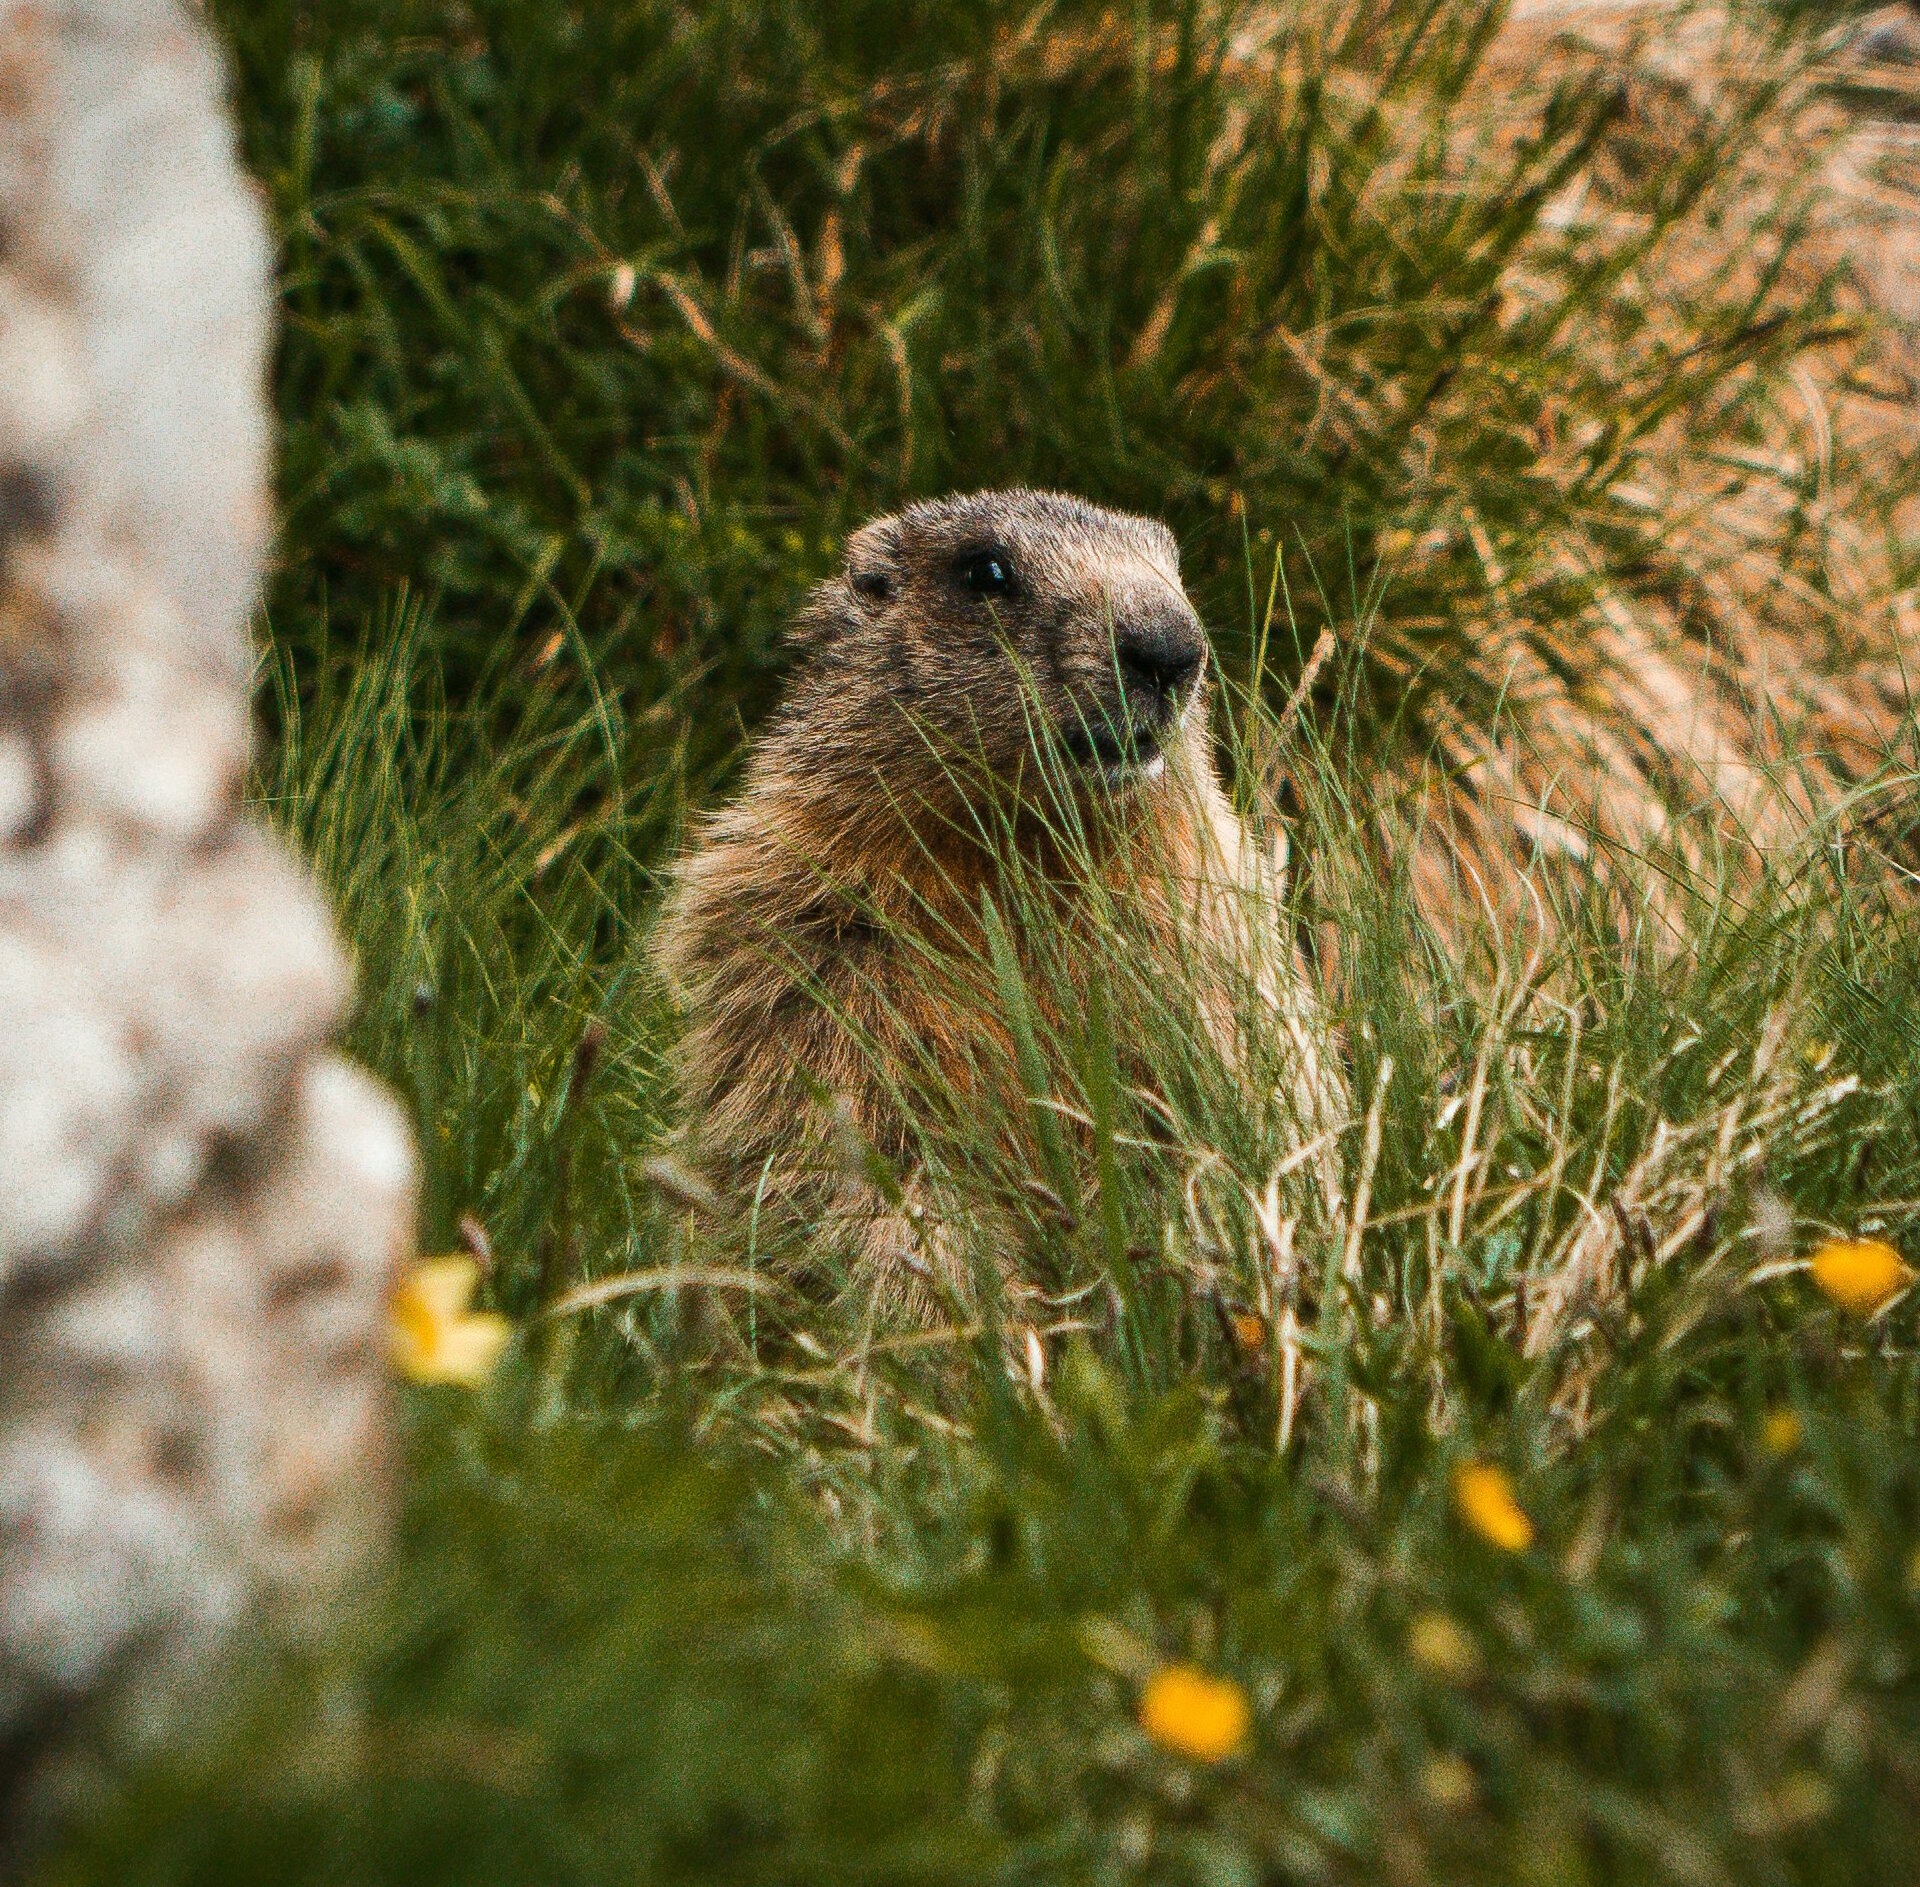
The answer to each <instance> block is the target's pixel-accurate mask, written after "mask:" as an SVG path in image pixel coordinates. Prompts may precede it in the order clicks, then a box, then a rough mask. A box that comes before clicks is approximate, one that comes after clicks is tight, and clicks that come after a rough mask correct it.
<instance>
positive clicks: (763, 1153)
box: [655, 490, 1337, 1314]
mask: <svg viewBox="0 0 1920 1887" xmlns="http://www.w3.org/2000/svg"><path fill="white" fill-rule="evenodd" d="M797 633H798V638H799V641H800V644H801V647H802V649H803V651H804V658H803V661H802V665H801V668H800V671H799V673H798V674H797V676H796V677H795V679H794V681H793V683H792V685H791V687H790V689H789V691H788V693H787V695H786V697H785V700H784V702H783V703H782V704H781V706H780V707H779V708H778V710H777V711H776V713H775V715H774V717H773V719H772V722H771V724H770V725H769V726H768V728H767V730H766V731H765V733H764V734H763V735H762V736H761V738H760V740H759V742H758V744H757V745H756V747H755V748H754V750H753V751H752V753H751V755H750V757H749V760H748V764H747V769H746V778H745V784H744V787H743V789H742V791H741V792H740V794H739V796H738V797H737V798H736V799H735V800H734V801H733V803H732V804H731V805H729V806H727V807H725V808H724V809H723V810H722V811H720V812H719V813H718V814H716V815H714V816H713V817H712V818H711V819H710V820H708V821H707V822H706V823H705V825H704V827H703V828H702V829H701V831H700V832H699V834H698V836H697V839H696V842H695V843H694V845H693V846H692V848H691V850H690V851H689V852H688V853H687V855H686V856H685V857H684V859H683V860H682V862H681V864H680V866H679V870H678V875H677V882H676V884H675V887H674V890H673V894H672V896H671V899H670V901H669V904H668V906H667V909H666V913H665V917H664V921H663V923H662V926H661V929H660V931H659V934H658V937H657V940H656V945H655V948H656V953H657V958H658V962H659V965H660V967H661V969H662V971H663V972H664V975H665V978H666V980H667V983H668V985H669V987H670V989H671V990H672V991H673V992H674V993H675V995H676V996H677V998H678V1000H679V1002H680V1004H681V1005H682V1007H683V1009H684V1012H685V1016H686V1021H687V1027H686V1031H685V1034H684V1037H683V1041H682V1047H681V1052H680V1062H679V1068H680V1074H681V1078H682V1082H683V1092H684V1095H685V1098H686V1100H687V1101H688V1102H689V1103H690V1105H691V1109H692V1113H693V1120H692V1123H691V1127H692V1133H693V1136H694V1138H693V1140H692V1146H693V1149H694V1153H695V1157H696V1158H697V1160H698V1161H699V1162H700V1164H701V1165H702V1167H703V1168H704V1170H705V1172H706V1174H707V1176H708V1177H709V1178H711V1179H712V1181H713V1182H714V1183H715V1184H716V1185H717V1186H718V1187H719V1188H720V1189H722V1190H723V1192H725V1193H727V1194H729V1195H731V1196H732V1197H733V1198H734V1199H736V1200H739V1201H741V1202H743V1203H744V1202H746V1201H753V1200H757V1201H759V1202H760V1204H761V1205H762V1206H763V1207H764V1206H766V1205H768V1204H770V1203H776V1202H777V1203H778V1204H779V1205H780V1206H782V1207H783V1208H784V1209H785V1210H787V1211H788V1212H789V1213H790V1214H791V1215H793V1217H794V1218H795V1219H796V1220H798V1221H799V1222H801V1223H803V1224H809V1225H812V1224H819V1223H823V1222H825V1223H828V1224H837V1225H838V1226H839V1227H840V1228H841V1229H842V1230H843V1231H850V1232H851V1234H852V1237H851V1241H850V1242H851V1243H852V1244H853V1246H854V1254H855V1268H854V1273H853V1283H854V1284H855V1286H856V1287H861V1286H864V1287H866V1288H869V1289H871V1290H873V1291H874V1292H876V1293H877V1294H879V1295H880V1296H881V1297H882V1298H884V1299H889V1300H891V1301H892V1302H893V1304H894V1305H895V1306H896V1307H898V1306H899V1305H901V1304H902V1303H908V1302H911V1303H916V1304H917V1305H918V1308H919V1310H920V1312H921V1313H922V1314H924V1313H926V1312H927V1311H929V1310H930V1309H931V1308H932V1306H931V1303H930V1301H929V1299H928V1297H927V1294H926V1292H925V1291H924V1290H923V1289H921V1288H919V1287H917V1286H916V1285H915V1284H914V1283H913V1282H912V1273H913V1272H914V1271H920V1272H921V1273H922V1275H923V1276H924V1268H923V1266H922V1265H920V1264H917V1263H916V1261H915V1259H914V1256H913V1253H912V1251H911V1250H909V1249H907V1248H908V1247H910V1246H913V1245H919V1246H920V1247H921V1248H922V1250H923V1251H924V1244H925V1241H924V1238H922V1237H920V1236H919V1235H918V1233H917V1232H916V1231H915V1229H914V1228H913V1227H912V1226H910V1225H908V1224H906V1223H904V1222H903V1219H902V1216H901V1214H900V1213H899V1211H898V1201H897V1199H896V1200H895V1202H894V1206H893V1207H892V1208H889V1207H888V1205H887V1204H886V1202H885V1200H884V1199H883V1198H882V1197H881V1194H880V1191H879V1190H878V1189H876V1188H874V1187H872V1186H870V1185H866V1184H863V1183H862V1182H861V1181H860V1180H859V1179H858V1178H856V1177H850V1174H852V1173H853V1172H854V1171H855V1167H854V1166H853V1165H852V1164H850V1163H849V1161H848V1160H847V1159H846V1157H845V1153H844V1140H845V1133H844V1126H842V1127H841V1129H840V1130H839V1131H840V1138H841V1140H842V1143H843V1144H842V1150H841V1153H840V1157H838V1158H837V1159H836V1158H835V1157H834V1153H833V1150H832V1149H831V1148H829V1146H828V1145H827V1141H828V1139H829V1138H830V1135H829V1133H828V1132H827V1131H826V1129H827V1125H828V1124H827V1123H826V1122H824V1121H823V1120H822V1117H821V1110H820V1108H819V1107H818V1106H817V1102H818V1099H819V1097H820V1096H822V1095H823V1094H825V1095H832V1096H834V1097H836V1099H837V1102H838V1105H839V1106H840V1107H841V1108H842V1109H844V1110H845V1111H846V1113H847V1114H848V1115H849V1116H850V1118H851V1121H852V1123H853V1125H854V1126H856V1127H857V1128H858V1130H859V1133H860V1135H861V1136H863V1137H864V1139H865V1140H866V1142H867V1144H868V1145H869V1146H870V1147H871V1148H872V1149H874V1150H877V1151H878V1153H879V1154H880V1155H882V1156H883V1157H884V1158H885V1159H886V1160H887V1161H888V1162H890V1163H892V1165H893V1166H894V1168H895V1170H896V1171H898V1172H900V1173H902V1174H903V1175H907V1174H910V1170H911V1165H912V1144H911V1138H912V1137H911V1135H910V1133H909V1131H908V1128H907V1123H906V1122H905V1121H903V1120H902V1119H901V1118H900V1117H899V1113H898V1104H897V1102H896V1101H895V1100H894V1099H893V1093H894V1092H897V1089H893V1087H892V1084H891V1083H890V1082H889V1080H888V1068H889V1064H895V1065H897V1064H898V1063H899V1062H900V1061H901V1060H902V1058H903V1057H908V1056H910V1057H912V1058H913V1059H914V1060H915V1061H916V1063H917V1065H919V1066H921V1067H925V1066H926V1065H928V1063H929V1061H930V1062H931V1063H932V1065H933V1066H935V1067H936V1068H938V1069H939V1070H941V1071H942V1072H943V1073H946V1072H951V1074H952V1075H953V1077H954V1078H955V1079H956V1080H959V1081H964V1080H965V1079H966V1078H967V1077H966V1072H965V1071H966V1070H968V1069H969V1068H970V1067H974V1066H977V1062H978V1051H979V1049H980V1046H981V1044H982V1041H983V1039H987V1038H992V1037H995V1036H999V1037H1001V1039H1003V1040H1004V1031H1003V1028H1002V1025H1001V1024H1000V1023H999V1022H998V1021H997V1019H996V1018H995V1017H994V1015H993V1013H992V1011H993V1000H992V994H991V984H990V982H989V983H988V984H986V985H985V987H984V988H983V989H982V996H983V1000H982V1001H981V1002H980V1003H979V1004H977V1005H974V1004H970V1003H968V1002H965V1001H960V1002H956V1001H955V1000H954V998H953V994H952V991H951V990H950V989H937V988H936V987H935V986H933V985H931V984H930V983H929V981H928V979H927V977H926V976H925V974H924V963H925V959H926V956H927V953H928V951H929V950H930V949H931V950H934V951H937V952H938V953H941V954H943V955H947V956H951V955H952V954H954V952H955V951H956V950H957V951H959V952H960V953H962V954H966V953H969V952H970V953H971V954H972V955H973V957H974V958H975V960H976V962H980V961H984V960H986V959H987V958H988V956H989V950H988V945H987V937H986V923H985V920H984V917H983V912H984V909H985V903H986V899H987V898H988V897H990V896H991V895H992V893H993V890H994V877H995V873H996V870H997V869H998V868H999V867H998V865H997V862H996V856H995V845H994V843H992V842H991V838H990V835H991V834H992V833H994V832H995V831H998V832H999V833H1000V834H1001V835H1002V836H1003V837H1007V836H1010V837H1011V839H1012V842H1013V843H1014V844H1015V845H1017V846H1019V847H1021V848H1022V851H1023V856H1024V857H1025V858H1026V859H1027V861H1028V862H1029V863H1031V864H1037V866H1038V868H1039V870H1040V872H1041V873H1042V874H1049V873H1051V874H1055V875H1060V874H1062V873H1064V874H1065V875H1064V877H1063V879H1062V882H1063V896H1062V898H1061V899H1060V900H1059V909H1060V914H1061V918H1062V921H1063V922H1065V923H1066V924H1068V925H1071V923H1072V921H1073V913H1074V892H1073V886H1072V884H1071V882H1070V878H1071V872H1070V871H1067V869H1066V867H1065V865H1064V862H1063V861H1061V860H1059V859H1049V858H1047V857H1044V856H1042V854H1043V853H1044V852H1045V851H1046V850H1047V849H1048V848H1049V846H1050V845H1051V844H1052V841H1051V839H1050V838H1049V836H1048V833H1049V825H1048V822H1047V821H1046V820H1045V819H1044V818H1031V819H1029V818H1026V817H1024V816H1023V815H1022V814H1021V813H1020V812H1019V811H1018V810H1017V808H1018V805H1019V804H1020V803H1021V802H1022V801H1023V800H1027V801H1029V802H1030V801H1031V800H1032V798H1034V797H1035V796H1037V795H1039V794H1040V790H1041V787H1042V783H1043V782H1044V781H1045V780H1047V779H1049V778H1051V779H1053V780H1055V781H1056V782H1057V781H1058V779H1059V776H1060V775H1061V773H1062V772H1063V771H1064V772H1065V773H1066V774H1067V775H1068V777H1069V780H1070V785H1069V789H1068V790H1069V791H1071V792H1076V793H1079V794H1083V795H1084V796H1085V797H1086V798H1087V799H1088V800H1089V801H1096V800H1097V801H1098V802H1099V804H1100V808H1101V817H1100V819H1099V821H1098V823H1097V828H1094V827H1090V828H1089V830H1097V833H1098V836H1097V838H1095V839H1094V840H1093V841H1092V843H1093V844H1094V846H1095V847H1096V854H1097V855H1096V859H1095V869H1097V870H1100V871H1101V872H1102V874H1103V876H1104V875H1109V874H1110V875H1111V877H1112V880H1113V881H1114V882H1116V883H1117V882H1119V881H1120V880H1121V879H1123V878H1124V879H1126V880H1127V881H1128V883H1129V885H1130V888H1131V889H1132V890H1133V891H1134V892H1135V893H1138V892H1139V891H1140V889H1141V887H1142V886H1143V885H1147V886H1156V887H1161V888H1162V889H1161V891H1160V892H1159V894H1158V895H1157V896H1156V894H1154V893H1153V892H1151V891H1150V892H1149V893H1148V897H1149V900H1150V901H1152V902H1157V904H1158V905H1159V906H1160V908H1159V910H1158V911H1157V913H1153V914H1150V922H1153V921H1156V920H1157V922H1158V923H1159V924H1160V925H1162V926H1165V927H1168V930H1169V934H1170V933H1171V930H1173V929H1183V930H1184V932H1185V941H1186V942H1188V943H1191V942H1192V941H1193V940H1194V938H1195V937H1196V936H1197V937H1199V938H1200V939H1201V940H1202V941H1204V942H1207V943H1209V944H1215V945H1219V946H1221V947H1222V949H1221V952H1220V954H1221V955H1223V956H1224V957H1227V958H1230V959H1232V960H1234V961H1236V962H1238V963H1239V964H1241V965H1242V966H1243V967H1244V966H1247V965H1249V964H1254V963H1257V968H1256V971H1255V973H1256V974H1257V975H1258V977H1259V979H1260V986H1261V988H1262V990H1263V993H1265V994H1266V995H1268V996H1269V998H1270V999H1271V1001H1272V1004H1273V1008H1272V1011H1271V1013H1273V1014H1274V1016H1275V1019H1276V1024H1277V1026H1279V1027H1282V1028H1284V1029H1286V1030H1287V1031H1288V1032H1289V1034H1290V1035H1291V1036H1292V1037H1293V1038H1294V1041H1295V1044H1296V1046H1297V1056H1296V1060H1295V1065H1296V1066H1297V1068H1298V1071H1299V1093H1300V1096H1301V1112H1302V1114H1303V1116H1305V1117H1308V1118H1316V1119H1323V1118H1324V1117H1325V1115H1326V1113H1327V1111H1328V1109H1329V1108H1330V1107H1331V1106H1333V1105H1334V1104H1335V1102H1334V1096H1335V1094H1336V1093H1337V1082H1335V1081H1334V1078H1333V1077H1332V1076H1331V1075H1330V1071H1329V1069H1330V1064H1329V1062H1328V1060H1327V1058H1326V1056H1325V1054H1324V1051H1323V1046H1322V1043H1321V1039H1320V1029H1319V1024H1318V1020H1317V1012H1316V1010H1315V1008H1314V1005H1313V1003H1312V1001H1311V999H1310V998H1309V996H1308V994H1307V990H1306V986H1305V983H1304V979H1303V977H1302V974H1301V972H1300V968H1299V965H1298V963H1297V960H1296V958H1295V955H1294V953H1293V950H1292V947H1291V945H1285V944H1282V945H1279V946H1278V947H1277V949H1276V948H1275V947H1274V945H1273V944H1272V943H1269V944H1268V945H1267V946H1266V947H1265V948H1261V947H1259V940H1255V939H1250V938H1248V937H1247V936H1246V935H1245V934H1244V932H1245V929H1246V925H1247V916H1246V913H1247V912H1248V911H1249V910H1250V909H1255V908H1258V907H1257V906H1254V905H1251V904H1250V903H1249V900H1248V899H1246V898H1245V897H1244V896H1241V895H1239V893H1240V891H1241V890H1242V888H1244V886H1245V885H1246V883H1247V881H1248V877H1249V874H1250V873H1251V872H1252V871H1253V870H1254V869H1255V867H1254V862H1253V859H1252V848H1251V847H1250V845H1249V844H1248V842H1247V840H1246V836H1245V834H1244V833H1243V831H1242V829H1241V825H1240V821H1239V819H1238V818H1237V817H1236V815H1235V814H1234V811H1233V809H1232V807H1231V805H1230V804H1229V802H1228V800H1227V798H1226V796H1225V794H1224V793H1223V792H1222V790H1221V787H1220V784H1219V781H1218V779H1217V777H1216V775H1215V771H1214V766H1213V759H1212V753H1211V745H1210V739H1209V733H1208V727H1207V714H1206V697H1207V684H1208V673H1207V666H1208V647H1207V640H1206V636H1205V633H1204V631H1203V630H1202V628H1201V624H1200V619H1199V617H1198V616H1197V615H1196V613H1195V611H1194V609H1193V606H1192V604H1191V603H1190V602H1189V601H1188V600H1187V596H1186V592H1185V590H1184V589H1183V588H1182V585H1181V581H1180V561H1179V552H1178V549H1177V547H1176V545H1175V543H1174V539H1173V535H1172V533H1171V532H1170V531H1169V530H1168V529H1167V528H1166V526H1165V525H1163V524H1160V523H1157V522H1154V521H1152V520H1149V519H1145V518H1138V517H1130V516H1126V515H1124V514H1121V513H1118V512H1113V511H1108V510H1103V509H1101V508H1099V507H1097V506H1095V505H1092V504H1089V503H1086V502H1085V501H1083V500H1081V499H1078V498H1073V497H1067V496H1063V495H1059V494H1056V493H1050V492H1039V491H1022V490H1016V491H1003V492H983V493H977V494H974V495H972V496H967V497H953V498H946V499H941V500H937V501H934V502H930V503H924V504H918V505H915V506H913V507H912V508H911V509H909V510H906V511H904V512H902V513H900V514H899V515H898V516H895V517H886V518H881V519H878V520H877V521H875V522H873V523H870V524H868V525H866V526H864V527H863V528H862V529H861V530H859V531H858V532H856V533H855V534H854V536H853V537H852V538H851V539H850V540H849V542H848V544H847V549H846V559H845V567H844V569H843V570H842V572H841V573H840V574H839V575H838V576H837V577H835V578H833V579H832V580H831V581H828V582H825V583H822V584H820V585H819V586H818V587H817V588H816V589H815V590H814V591H813V592H812V594H811V596H810V598H809V600H808V602H807V604H806V606H805V608H804V609H803V611H802V613H801V615H800V618H799V622H798V625H797ZM1049 756H1051V765H1050V763H1049ZM1001 788H1004V789H1006V791H1005V794H1004V799H1003V805H1006V804H1010V805H1013V806H1015V807H1016V810H1015V812H1014V813H1013V814H1012V815H1011V816H1010V818H1007V819H1001V820H999V822H998V823H996V820H995V819H993V818H983V817H982V816H981V814H982V809H981V804H980V802H981V800H982V799H985V798H992V797H993V796H994V795H995V793H996V791H997V790H998V789H1001ZM1143 861H1144V869H1142V865H1143ZM1080 869H1081V870H1082V872H1084V869H1085V867H1084V864H1083V865H1082V866H1081V868H1080ZM1271 908H1272V907H1271V906H1269V907H1268V909H1269V911H1271ZM1180 954H1182V955H1184V956H1185V957H1186V958H1187V959H1188V960H1189V961H1191V959H1192V956H1193V952H1192V951H1191V950H1188V951H1185V952H1182V953H1180ZM1196 996H1197V1000H1198V1001H1199V1003H1200V1005H1201V1009H1202V1013H1203V1019H1204V1021H1205V1023H1206V1026H1208V1027H1209V1028H1212V1029H1215V1030H1216V1031H1218V1030H1220V1029H1222V1028H1225V1029H1229V1030H1230V1029H1231V1027H1232V1023H1231V1019H1230V1018H1229V1017H1228V1016H1227V1015H1226V1014H1225V1011H1224V1006H1223V1005H1220V1004H1215V1003H1212V1002H1211V1001H1210V997H1209V992H1207V991H1206V990H1204V989H1203V990H1200V991H1197V992H1196ZM909 1184H911V1181H910V1179H909ZM948 1282H949V1283H950V1284H951V1285H953V1286H955V1287H956V1288H958V1289H959V1290H960V1291H961V1294H962V1295H964V1294H965V1289H964V1281H963V1280H960V1279H956V1278H950V1279H949V1280H948Z"/></svg>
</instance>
